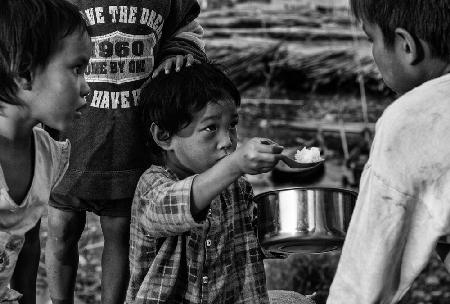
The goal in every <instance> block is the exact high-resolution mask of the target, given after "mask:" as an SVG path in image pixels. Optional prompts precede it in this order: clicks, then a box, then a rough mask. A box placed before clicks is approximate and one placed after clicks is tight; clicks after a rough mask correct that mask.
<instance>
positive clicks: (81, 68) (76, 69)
mask: <svg viewBox="0 0 450 304" xmlns="http://www.w3.org/2000/svg"><path fill="white" fill-rule="evenodd" d="M84 70H85V67H84V66H82V65H77V66H76V67H74V68H73V72H74V74H75V75H84Z"/></svg>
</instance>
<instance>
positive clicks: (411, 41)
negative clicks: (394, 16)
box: [395, 28, 424, 65]
mask: <svg viewBox="0 0 450 304" xmlns="http://www.w3.org/2000/svg"><path fill="white" fill-rule="evenodd" d="M395 36H396V39H395V40H396V43H397V47H400V51H401V52H402V53H403V58H404V59H405V60H406V61H407V63H409V64H411V65H415V64H417V63H420V62H421V61H422V60H423V58H424V49H423V45H422V44H421V43H420V40H419V39H418V38H417V37H416V36H414V35H411V33H410V32H408V31H407V30H405V29H403V28H396V29H395Z"/></svg>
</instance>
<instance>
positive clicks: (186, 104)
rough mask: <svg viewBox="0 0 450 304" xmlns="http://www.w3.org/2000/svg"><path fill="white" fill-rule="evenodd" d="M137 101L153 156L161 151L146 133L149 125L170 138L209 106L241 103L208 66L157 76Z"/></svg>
mask: <svg viewBox="0 0 450 304" xmlns="http://www.w3.org/2000/svg"><path fill="white" fill-rule="evenodd" d="M140 98H141V101H140V106H141V110H142V123H143V127H144V130H145V134H146V136H147V138H146V140H147V142H148V144H149V145H150V147H151V149H152V152H157V153H160V152H161V148H160V147H159V146H157V145H156V143H155V142H154V141H153V138H152V135H151V133H150V126H151V124H152V123H153V122H154V123H155V124H156V125H158V126H159V127H160V128H161V129H163V130H165V131H167V132H168V136H172V135H174V134H176V133H177V132H178V131H180V130H181V129H183V128H184V127H186V126H187V125H188V124H189V123H191V122H192V119H193V114H194V113H196V112H198V111H200V110H201V109H203V108H204V107H205V106H206V105H207V104H208V103H209V102H214V101H219V100H230V101H233V102H234V103H235V105H236V106H239V105H240V103H241V97H240V94H239V91H238V89H237V88H236V86H235V85H234V84H233V82H232V81H231V80H230V79H229V78H228V77H227V76H226V75H225V74H224V73H223V72H222V71H221V70H220V69H219V68H218V66H216V65H214V64H212V63H199V64H194V65H193V66H190V67H184V68H182V69H181V70H180V71H179V72H171V73H169V74H167V75H161V74H160V76H158V77H156V78H155V79H153V80H152V81H151V82H150V83H149V84H148V85H147V86H146V87H144V88H143V90H142V92H141V95H140Z"/></svg>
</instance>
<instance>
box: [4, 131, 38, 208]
mask: <svg viewBox="0 0 450 304" xmlns="http://www.w3.org/2000/svg"><path fill="white" fill-rule="evenodd" d="M0 129H1V128H0ZM3 131H4V130H3V129H2V132H1V135H0V151H1V153H0V165H1V168H2V171H3V177H4V180H5V182H6V185H7V186H8V188H9V191H8V192H9V195H10V197H11V198H12V200H13V201H14V202H15V203H16V204H18V205H20V204H22V202H23V200H24V199H25V197H26V196H27V194H28V191H29V189H30V187H31V183H32V181H33V175H34V166H35V160H34V159H35V153H36V152H35V148H34V136H33V133H32V130H31V133H29V134H30V135H28V136H26V135H25V134H20V136H18V134H14V135H15V136H8V137H5V135H4V133H5V132H3ZM8 135H11V134H8Z"/></svg>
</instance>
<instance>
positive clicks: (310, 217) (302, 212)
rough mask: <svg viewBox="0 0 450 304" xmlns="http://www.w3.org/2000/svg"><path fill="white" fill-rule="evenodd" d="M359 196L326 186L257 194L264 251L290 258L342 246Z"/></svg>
mask: <svg viewBox="0 0 450 304" xmlns="http://www.w3.org/2000/svg"><path fill="white" fill-rule="evenodd" d="M356 198H357V193H356V192H355V191H351V190H346V189H339V188H325V187H294V188H286V189H280V190H275V191H269V192H265V193H261V194H259V195H257V196H255V198H254V200H255V202H256V210H255V212H256V214H255V215H256V217H255V219H256V227H257V235H258V240H259V242H260V245H261V247H262V249H263V252H264V253H266V254H267V253H271V254H272V255H275V256H276V257H287V256H288V255H289V254H293V253H323V252H328V251H333V250H336V249H339V248H341V247H342V244H343V243H344V238H345V234H346V232H347V228H348V225H349V223H350V217H351V215H352V212H353V208H354V207H355V203H356ZM269 256H270V254H269Z"/></svg>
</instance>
